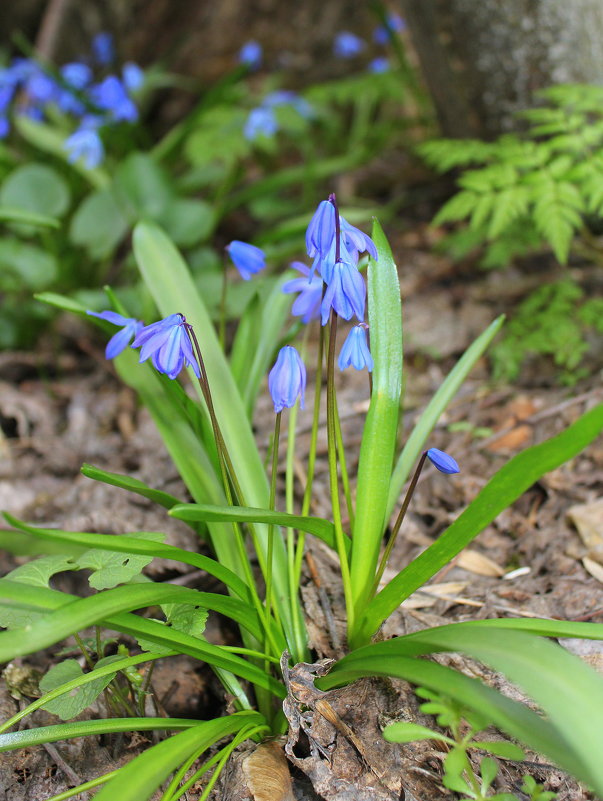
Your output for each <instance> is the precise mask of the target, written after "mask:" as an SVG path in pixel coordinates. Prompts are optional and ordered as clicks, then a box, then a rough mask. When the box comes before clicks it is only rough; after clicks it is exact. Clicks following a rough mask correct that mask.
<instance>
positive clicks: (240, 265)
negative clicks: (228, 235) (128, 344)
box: [226, 239, 266, 281]
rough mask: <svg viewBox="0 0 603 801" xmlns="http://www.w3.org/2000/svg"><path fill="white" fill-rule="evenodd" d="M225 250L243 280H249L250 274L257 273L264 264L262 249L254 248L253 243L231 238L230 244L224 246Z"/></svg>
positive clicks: (264, 258)
mask: <svg viewBox="0 0 603 801" xmlns="http://www.w3.org/2000/svg"><path fill="white" fill-rule="evenodd" d="M226 250H227V251H228V254H229V256H230V258H231V259H232V263H233V264H234V266H235V267H236V268H237V270H238V271H239V273H240V274H241V278H243V279H244V280H245V281H249V279H250V278H251V276H252V275H255V274H256V273H259V271H260V270H263V269H264V267H265V266H266V256H265V254H264V251H263V250H260V248H256V246H255V245H250V244H248V243H247V242H240V241H239V240H238V239H233V241H232V242H231V243H230V245H227V246H226Z"/></svg>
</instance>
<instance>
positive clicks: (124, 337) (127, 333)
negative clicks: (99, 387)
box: [86, 311, 144, 359]
mask: <svg viewBox="0 0 603 801" xmlns="http://www.w3.org/2000/svg"><path fill="white" fill-rule="evenodd" d="M86 314H89V315H91V316H92V317H100V319H101V320H107V321H108V322H109V323H113V325H120V326H122V330H121V331H118V332H117V334H115V335H114V336H112V337H111V339H110V340H109V341H108V342H107V347H106V348H105V356H106V358H107V359H114V358H115V357H116V356H118V355H119V354H120V353H121V352H122V350H125V349H126V348H127V347H128V345H129V344H130V341H131V340H132V339H134V338H135V337H136V335H137V334H138V332H139V331H140V330H141V329H142V328H144V323H143V322H141V321H140V320H136V319H135V318H134V317H123V316H122V315H121V314H118V313H117V312H114V311H103V312H93V311H87V312H86Z"/></svg>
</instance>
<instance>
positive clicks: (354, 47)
mask: <svg viewBox="0 0 603 801" xmlns="http://www.w3.org/2000/svg"><path fill="white" fill-rule="evenodd" d="M365 46H366V45H365V43H364V42H363V40H362V39H361V38H360V37H359V36H356V34H355V33H351V32H350V31H341V33H338V34H337V36H336V37H335V41H334V42H333V53H334V54H335V55H336V56H337V58H353V57H354V56H357V55H358V54H359V53H361V52H362V51H363V50H364V48H365Z"/></svg>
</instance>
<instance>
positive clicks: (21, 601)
mask: <svg viewBox="0 0 603 801" xmlns="http://www.w3.org/2000/svg"><path fill="white" fill-rule="evenodd" d="M95 597H98V596H95ZM78 600H80V599H78V598H77V596H75V595H68V594H67V593H62V592H58V591H57V590H51V589H46V588H43V587H34V586H32V585H29V584H19V583H17V582H15V581H9V580H8V579H0V603H1V604H3V605H6V604H8V605H10V606H12V607H14V606H17V607H19V608H33V609H45V610H50V611H55V610H58V611H61V609H62V607H66V606H68V605H69V606H70V605H71V603H72V602H75V601H78ZM172 600H174V599H172ZM50 618H51V615H48V616H47V617H46V619H47V620H48V619H50ZM78 622H80V621H78ZM98 623H100V624H101V625H104V626H106V627H107V628H110V629H114V630H115V631H121V632H123V633H124V634H130V635H132V636H133V637H141V638H144V639H145V640H148V641H149V642H152V643H155V644H156V645H163V646H165V647H167V648H169V649H171V650H173V651H177V652H178V653H182V654H188V655H189V656H192V657H193V658H195V659H201V660H202V661H204V662H207V663H208V664H210V665H212V666H214V667H217V668H221V669H223V670H227V671H230V672H231V673H234V674H235V675H236V676H241V677H242V678H244V679H248V681H251V682H252V683H253V684H256V685H258V686H260V687H263V688H265V689H266V690H268V691H269V692H271V693H272V694H273V695H276V696H277V697H279V698H280V697H283V695H284V688H283V685H282V684H281V683H280V682H277V681H276V680H275V679H274V678H272V676H270V675H268V674H267V673H266V672H265V671H264V670H262V669H260V668H258V667H256V666H255V665H252V664H250V663H249V662H248V661H246V660H245V659H241V658H240V657H238V656H236V655H235V654H231V653H229V652H228V651H224V650H223V649H222V648H220V646H217V645H212V644H211V643H208V642H206V641H205V640H200V639H198V638H197V637H192V636H191V635H189V634H184V633H183V632H179V631H176V630H175V629H173V628H170V627H168V626H164V625H162V624H161V623H159V622H157V621H155V620H146V619H145V618H143V617H139V616H138V615H134V614H131V613H130V612H119V613H118V614H113V615H111V616H110V617H107V618H105V619H104V620H100V621H98ZM9 633H12V632H2V633H0V643H2V642H3V640H2V637H3V636H4V635H5V634H9ZM50 639H52V636H51V637H50ZM29 644H30V645H31V646H32V649H31V651H30V653H32V652H33V651H36V650H38V648H37V647H36V646H35V645H33V644H32V643H29ZM283 647H284V646H283ZM9 658H10V657H9ZM2 661H6V660H5V659H3V654H2V653H1V652H0V663H1V662H2Z"/></svg>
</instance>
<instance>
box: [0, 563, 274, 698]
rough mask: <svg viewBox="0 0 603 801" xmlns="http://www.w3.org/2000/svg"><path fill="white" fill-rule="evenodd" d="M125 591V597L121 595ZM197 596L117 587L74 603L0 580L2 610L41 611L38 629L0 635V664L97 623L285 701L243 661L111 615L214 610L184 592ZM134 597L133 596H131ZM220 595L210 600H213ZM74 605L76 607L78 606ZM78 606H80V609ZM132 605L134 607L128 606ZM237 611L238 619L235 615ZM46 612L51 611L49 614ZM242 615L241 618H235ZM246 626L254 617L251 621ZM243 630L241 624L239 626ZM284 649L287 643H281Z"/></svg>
mask: <svg viewBox="0 0 603 801" xmlns="http://www.w3.org/2000/svg"><path fill="white" fill-rule="evenodd" d="M124 591H125V593H126V594H125V596H124ZM184 592H188V593H196V590H187V589H186V588H183V587H173V586H172V587H170V586H166V585H156V584H151V585H149V584H147V585H144V586H143V585H130V586H127V587H118V588H117V589H114V590H106V591H105V592H103V593H99V594H98V595H95V596H93V597H91V598H85V599H78V598H77V597H76V596H74V595H68V594H66V593H61V592H57V591H55V590H50V589H43V588H40V587H30V586H27V585H23V584H18V583H16V582H11V581H8V580H7V579H0V606H2V605H7V604H8V605H10V606H11V607H12V606H14V605H19V606H22V607H23V606H25V607H28V608H29V607H33V608H36V609H40V610H43V611H44V610H45V612H46V613H45V614H44V615H43V616H42V618H41V620H40V622H39V624H36V625H37V628H35V627H34V626H32V627H31V628H30V629H27V630H25V631H19V632H15V633H14V634H15V635H16V636H14V637H13V636H12V633H11V632H0V663H1V662H8V661H10V660H11V659H12V658H13V657H14V656H16V655H18V654H21V655H23V654H25V653H33V652H34V651H38V650H40V648H44V647H45V645H44V644H42V639H41V638H44V642H45V643H46V644H52V643H53V642H57V641H58V640H60V639H62V638H63V637H65V636H67V635H68V634H69V633H70V632H72V631H79V630H81V629H82V628H86V627H87V626H88V625H94V623H99V624H102V625H104V626H106V627H107V628H110V629H114V630H115V631H121V632H123V633H125V634H130V635H131V636H133V637H141V636H142V637H144V638H146V639H148V640H150V641H151V642H153V643H156V644H157V645H160V646H168V647H169V648H170V649H171V650H172V651H177V652H178V653H183V654H188V655H189V656H192V657H194V658H195V659H200V660H202V661H204V662H208V663H209V664H211V665H213V666H215V667H216V668H221V669H224V670H227V671H230V672H231V673H234V674H235V675H236V676H241V677H242V678H245V679H248V680H249V681H251V682H253V683H254V684H257V685H258V686H259V687H263V688H265V689H267V690H268V691H269V692H271V693H273V694H274V695H276V696H277V697H279V698H280V697H283V695H284V689H283V685H282V684H281V683H280V682H277V681H276V680H275V679H273V678H272V676H270V675H268V674H266V672H265V671H264V670H263V668H262V669H260V668H258V667H256V666H255V665H252V664H250V663H249V662H248V661H246V660H244V659H241V658H240V657H238V656H235V655H234V654H231V653H229V652H227V651H224V650H222V648H220V647H219V646H215V645H211V644H210V643H208V642H205V641H203V640H199V639H196V638H194V637H190V636H189V635H187V634H182V633H181V632H178V631H173V630H172V629H171V628H169V627H167V626H164V625H162V624H160V623H158V622H156V621H153V620H145V619H144V618H142V617H139V616H138V615H133V614H129V613H125V612H120V611H117V612H116V611H115V610H116V608H117V609H123V608H124V607H125V608H128V607H129V608H140V607H141V606H144V605H145V604H146V602H148V603H151V604H154V603H159V604H162V603H169V602H174V603H184V602H187V601H190V603H192V604H199V605H200V606H204V607H207V608H208V609H212V608H214V606H215V608H216V610H218V606H217V605H215V604H214V603H213V601H212V600H211V598H210V599H208V598H205V597H203V596H206V595H208V594H207V593H196V595H189V596H185V595H184V594H183V593H184ZM133 593H134V595H135V596H136V597H134V595H133ZM216 597H217V598H220V596H212V598H214V599H216ZM221 598H222V601H224V600H225V601H226V602H232V601H233V600H234V599H230V598H224V596H221ZM76 602H77V605H76ZM81 604H84V606H83V607H82V606H81ZM132 604H134V607H133V606H132ZM219 606H220V609H219V611H220V612H222V613H224V614H226V615H227V616H229V617H231V618H233V619H236V617H239V616H242V618H244V617H247V616H248V614H247V609H248V607H247V606H245V607H241V606H239V607H238V610H233V609H232V608H230V609H227V606H228V603H227V604H224V603H223V602H220V603H219ZM233 611H236V617H235V615H234V614H233ZM48 612H51V613H50V614H48ZM238 612H241V615H239V614H238ZM249 620H250V624H252V623H253V618H252V617H249ZM242 625H244V624H243V623H242ZM282 648H283V650H284V648H285V644H284V643H283V644H282Z"/></svg>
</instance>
